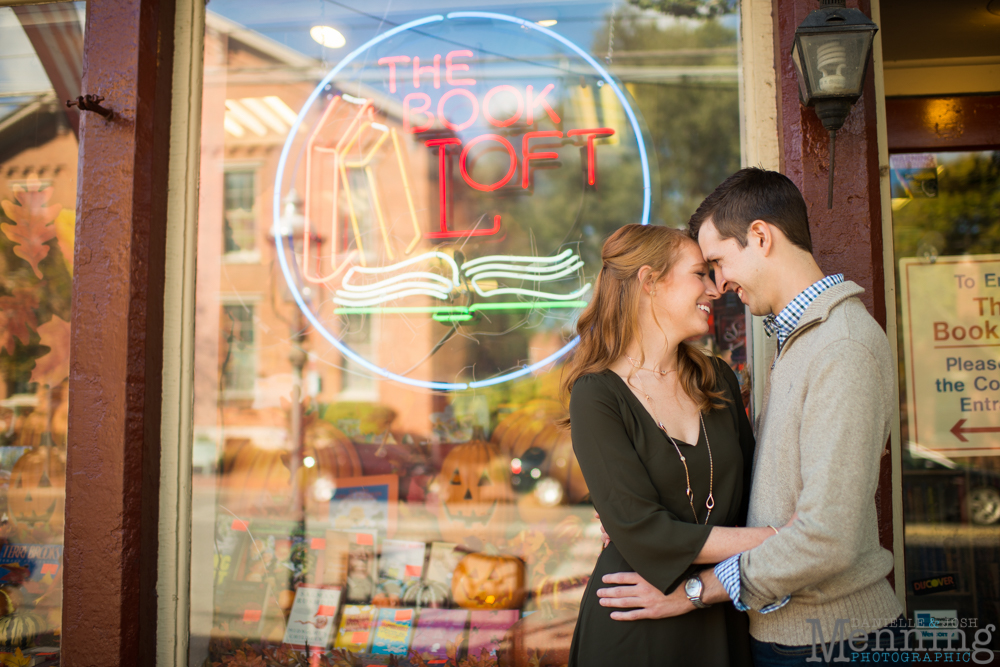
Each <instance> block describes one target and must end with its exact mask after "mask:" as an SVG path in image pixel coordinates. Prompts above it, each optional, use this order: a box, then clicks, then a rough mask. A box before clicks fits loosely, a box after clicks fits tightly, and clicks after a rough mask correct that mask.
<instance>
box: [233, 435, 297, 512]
mask: <svg viewBox="0 0 1000 667" xmlns="http://www.w3.org/2000/svg"><path fill="white" fill-rule="evenodd" d="M289 458H290V454H289V452H287V451H285V450H284V449H262V448H260V447H258V446H256V445H255V444H253V442H251V441H250V439H249V438H239V439H230V440H227V441H226V451H225V453H224V454H223V468H222V487H223V498H224V501H225V503H226V508H227V509H228V510H229V511H231V512H233V513H235V514H237V515H239V516H250V515H265V514H271V513H275V512H281V511H284V510H287V509H288V504H289V503H290V502H291V492H292V485H291V477H292V474H291V472H290V471H289V470H288V460H289Z"/></svg>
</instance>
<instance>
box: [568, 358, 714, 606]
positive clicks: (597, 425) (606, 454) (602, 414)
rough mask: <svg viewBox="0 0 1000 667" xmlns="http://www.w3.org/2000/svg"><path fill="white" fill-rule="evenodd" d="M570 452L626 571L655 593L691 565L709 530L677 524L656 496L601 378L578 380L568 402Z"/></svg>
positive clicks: (613, 395) (618, 408)
mask: <svg viewBox="0 0 1000 667" xmlns="http://www.w3.org/2000/svg"><path fill="white" fill-rule="evenodd" d="M569 407H570V424H571V428H572V432H573V450H574V452H575V453H576V457H577V460H579V462H580V469H581V470H582V471H583V476H584V478H585V479H586V480H587V486H588V487H589V489H590V496H591V500H592V501H593V503H594V507H595V509H596V510H597V511H598V512H599V513H600V516H601V521H602V523H603V525H604V528H605V530H606V531H607V532H608V534H609V535H610V536H611V539H612V540H613V541H614V543H615V547H616V548H617V549H618V551H619V552H620V553H621V554H622V556H623V557H624V558H625V560H626V561H627V562H628V564H629V565H631V566H632V568H633V569H634V570H635V571H636V572H639V573H640V574H641V575H642V577H643V578H644V579H646V580H647V581H649V582H650V583H651V584H652V585H654V586H656V587H657V588H658V589H660V590H667V589H669V588H670V587H671V586H673V585H674V584H675V583H676V582H677V580H678V579H679V578H680V577H681V575H682V574H684V572H685V571H686V570H687V569H688V568H689V567H690V566H691V564H692V563H694V560H695V558H696V557H697V556H698V554H699V553H700V552H701V550H702V547H703V546H704V544H705V541H706V540H707V539H708V538H709V534H710V533H711V531H712V527H711V526H704V525H698V524H694V523H687V522H684V521H681V520H679V519H678V518H677V517H676V516H674V515H673V514H672V513H671V512H669V511H667V509H666V508H665V507H663V505H661V504H660V499H659V494H658V493H657V490H656V488H655V486H654V485H653V482H652V481H651V480H650V478H649V473H648V471H647V470H646V467H645V465H644V463H643V462H642V460H641V459H640V457H639V454H638V453H637V452H636V449H635V446H634V444H633V442H632V437H633V436H632V435H631V434H630V433H629V430H628V429H627V428H626V426H625V421H624V420H623V418H622V411H623V407H622V405H621V403H620V401H619V396H618V394H617V392H615V391H614V390H613V389H612V388H611V386H610V384H609V383H608V382H607V380H606V379H605V378H602V377H600V376H595V375H591V376H584V377H582V378H580V380H578V381H577V383H576V385H575V386H574V387H573V392H572V394H571V398H570V406H569Z"/></svg>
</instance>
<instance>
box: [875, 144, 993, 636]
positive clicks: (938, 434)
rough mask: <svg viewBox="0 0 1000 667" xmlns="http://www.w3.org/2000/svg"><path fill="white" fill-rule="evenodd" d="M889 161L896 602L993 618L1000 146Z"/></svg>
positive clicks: (940, 614)
mask: <svg viewBox="0 0 1000 667" xmlns="http://www.w3.org/2000/svg"><path fill="white" fill-rule="evenodd" d="M891 166H892V169H891V173H890V176H891V187H892V190H891V194H892V209H893V235H894V243H895V251H896V257H897V281H899V282H898V283H897V284H899V285H900V297H899V303H898V307H899V314H900V320H899V321H900V327H899V337H900V340H899V350H900V369H899V370H900V411H901V414H902V441H903V498H902V500H903V518H904V524H905V533H904V543H905V558H906V578H907V581H906V595H907V607H908V609H909V610H910V612H911V614H912V615H913V617H914V618H917V619H918V620H919V617H920V616H921V615H923V616H926V617H928V618H936V619H937V620H938V622H940V623H941V624H942V625H943V626H945V627H948V624H949V623H958V624H960V627H970V626H969V625H961V624H962V623H976V624H977V625H974V626H971V627H979V628H983V627H986V625H987V624H989V623H992V624H994V625H997V619H998V615H997V610H998V602H1000V597H998V593H997V591H998V588H997V586H998V582H1000V580H998V578H997V571H996V562H997V560H998V557H1000V553H998V548H1000V547H998V545H1000V456H998V454H1000V438H998V436H1000V428H996V426H997V425H998V423H997V420H996V417H995V415H994V413H993V412H992V411H990V410H989V408H991V407H992V405H993V403H992V401H993V400H994V397H995V393H996V391H995V389H996V388H998V387H1000V383H994V384H992V385H991V384H990V383H991V381H993V380H995V379H996V378H995V376H996V369H997V368H998V367H1000V366H998V361H997V359H996V350H997V349H998V348H997V346H996V345H995V344H994V342H993V341H991V340H988V339H991V338H992V337H993V335H992V334H991V333H990V330H989V329H984V328H983V327H984V326H986V327H990V326H992V324H991V318H992V319H993V320H994V321H995V318H996V313H995V312H994V311H993V310H992V307H991V296H992V287H991V279H990V278H989V275H990V274H991V273H993V272H994V271H995V269H994V265H997V262H998V258H1000V255H998V254H997V251H998V249H1000V245H998V241H1000V218H998V217H997V205H996V204H997V202H998V201H1000V153H997V152H985V151H984V152H954V153H920V154H901V155H893V156H892V157H891ZM994 277H995V276H994ZM992 282H995V281H992ZM976 299H980V300H979V301H977V300H976ZM993 300H994V301H995V300H996V299H993ZM980 305H982V306H983V307H982V308H980V307H979V306H980ZM925 624H926V623H925ZM990 648H992V649H993V650H996V649H997V648H998V644H997V640H996V639H994V640H993V644H992V645H991V647H990Z"/></svg>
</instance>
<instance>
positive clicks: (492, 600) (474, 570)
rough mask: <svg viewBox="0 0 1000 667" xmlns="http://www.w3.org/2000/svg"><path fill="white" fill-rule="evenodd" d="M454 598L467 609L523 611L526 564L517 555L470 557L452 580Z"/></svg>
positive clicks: (459, 565) (472, 555) (459, 566)
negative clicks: (521, 609)
mask: <svg viewBox="0 0 1000 667" xmlns="http://www.w3.org/2000/svg"><path fill="white" fill-rule="evenodd" d="M451 597H452V599H453V600H454V601H455V604H457V605H458V606H459V607H464V608H465V609H520V608H521V603H523V602H524V597H525V591H524V563H523V562H522V561H521V559H520V558H518V557H516V556H503V555H499V554H498V555H495V556H491V555H488V554H482V553H473V554H469V555H467V556H465V558H463V559H462V560H460V561H458V567H456V568H455V573H454V574H453V575H452V577H451Z"/></svg>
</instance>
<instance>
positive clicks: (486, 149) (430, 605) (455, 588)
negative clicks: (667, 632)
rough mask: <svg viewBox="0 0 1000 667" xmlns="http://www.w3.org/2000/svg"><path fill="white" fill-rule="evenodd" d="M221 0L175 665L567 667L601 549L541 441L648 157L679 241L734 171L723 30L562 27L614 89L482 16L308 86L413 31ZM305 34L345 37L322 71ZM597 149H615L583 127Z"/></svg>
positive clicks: (736, 335)
mask: <svg viewBox="0 0 1000 667" xmlns="http://www.w3.org/2000/svg"><path fill="white" fill-rule="evenodd" d="M216 1H217V0H213V5H212V6H211V7H210V10H209V12H208V16H207V20H206V42H205V90H204V107H203V123H202V125H203V136H202V151H201V155H202V165H201V190H200V192H201V207H200V220H199V248H198V284H197V312H198V315H197V320H196V337H197V340H198V345H197V349H196V352H195V368H196V373H197V376H196V387H195V429H194V443H195V455H196V458H197V459H198V461H199V465H198V467H197V468H196V472H195V478H194V504H193V507H194V531H195V534H194V540H193V545H192V623H191V627H192V629H193V630H192V637H191V664H194V665H202V664H204V663H205V661H206V659H207V660H209V661H215V662H218V661H220V660H224V659H228V658H229V657H230V656H233V655H236V652H237V651H240V650H242V651H244V655H245V656H247V657H248V659H250V658H252V657H254V656H257V655H261V654H264V653H266V654H267V655H268V656H270V658H269V659H273V660H275V661H278V662H279V664H294V663H293V662H292V660H293V658H292V657H291V655H292V654H291V652H292V651H297V652H299V655H301V654H302V653H304V652H307V649H306V646H309V647H311V648H320V649H325V650H326V651H328V652H330V651H338V652H339V653H336V654H330V655H328V657H327V658H325V659H329V660H337V659H346V658H345V656H346V654H345V653H344V652H345V651H349V652H351V653H352V654H363V657H362V658H360V659H363V660H364V661H367V662H380V661H381V663H382V664H384V662H386V661H387V660H388V656H389V655H396V656H400V657H405V658H406V659H408V660H412V661H415V662H414V664H418V663H417V662H416V660H424V661H426V662H428V664H430V663H437V664H443V663H445V662H447V663H448V664H453V665H454V664H457V662H458V660H460V659H464V658H465V657H467V656H473V657H475V658H476V659H478V658H479V657H480V656H481V655H482V652H483V651H485V657H484V660H485V662H484V664H487V665H489V664H492V665H495V664H497V661H498V651H504V650H508V651H516V653H517V655H516V656H515V655H514V653H511V654H510V660H512V661H515V662H516V664H522V663H524V662H525V661H527V660H529V659H530V655H529V654H530V652H532V651H535V652H539V651H541V652H547V653H548V654H550V655H553V656H558V655H561V653H560V652H564V651H566V650H568V643H569V637H570V635H571V634H572V628H573V625H574V624H575V620H576V614H577V608H578V606H579V600H580V597H581V596H582V594H583V589H584V587H585V585H586V583H587V577H588V575H589V573H590V572H591V570H592V568H593V563H594V561H595V560H596V557H597V555H598V553H599V550H600V540H599V536H598V529H597V525H596V523H595V522H594V521H593V507H592V506H591V505H590V504H589V503H588V490H587V486H586V483H585V482H584V480H583V478H582V475H581V473H580V469H579V465H578V464H577V462H576V459H575V457H574V455H573V451H572V444H571V442H570V439H569V434H568V432H566V431H563V430H561V429H559V428H558V427H557V426H556V422H557V421H558V420H559V419H561V418H562V417H564V416H565V414H566V411H565V407H564V406H563V404H562V402H561V400H560V398H559V395H558V383H559V376H560V368H561V366H560V364H561V362H562V360H563V357H562V356H561V355H560V351H562V350H564V348H566V346H567V344H568V343H569V341H570V340H571V339H572V327H573V323H574V320H575V316H576V313H577V312H578V311H579V308H580V307H581V305H582V304H584V303H586V299H587V298H588V289H589V284H590V283H592V281H593V278H594V275H596V271H597V268H599V264H595V262H596V261H597V260H596V258H597V257H598V256H599V255H598V253H599V249H600V245H601V244H602V243H603V240H604V238H605V237H606V236H607V235H608V234H609V233H610V232H611V231H613V230H614V229H616V228H617V227H619V226H620V225H622V224H625V223H627V222H637V221H639V220H640V219H641V218H642V215H643V210H644V189H643V187H644V186H643V167H642V163H641V159H640V157H639V156H640V146H641V147H642V148H643V149H644V150H645V151H646V152H647V155H649V156H651V157H650V160H651V162H652V165H651V166H650V168H649V179H650V185H651V187H650V193H651V194H650V197H649V217H650V220H651V221H652V222H654V223H656V224H664V223H665V224H671V225H674V226H682V225H684V224H685V223H686V221H687V218H688V216H689V215H690V213H691V211H692V210H693V209H694V207H695V205H697V203H698V202H700V201H701V199H702V198H703V197H704V196H705V195H706V194H707V193H708V192H709V191H711V190H712V189H713V188H714V186H715V185H716V184H717V183H718V182H719V181H721V180H722V179H723V178H724V177H725V176H727V175H728V174H729V173H731V172H732V171H734V170H735V169H736V168H738V166H739V152H738V151H739V119H738V104H737V88H736V28H737V25H736V15H735V14H731V13H729V14H725V13H724V14H723V15H720V16H712V17H702V18H699V19H683V20H680V19H678V20H664V17H663V15H662V14H659V13H657V12H655V11H644V10H639V9H636V8H631V7H624V8H623V7H621V6H620V4H621V3H617V4H615V5H614V6H613V5H612V3H596V4H591V5H580V6H577V5H571V4H569V3H562V4H560V5H559V7H558V8H554V9H553V10H552V15H553V16H555V15H558V16H557V17H556V19H553V18H552V17H551V16H549V15H548V14H547V15H546V16H545V17H543V19H545V20H547V21H548V22H549V25H550V27H551V28H552V29H553V30H556V31H557V33H558V34H560V35H561V36H563V37H565V38H566V39H568V40H570V41H572V42H573V43H575V44H579V45H582V48H583V50H584V51H585V52H586V53H588V54H595V55H596V59H595V62H598V63H603V64H601V65H600V67H605V66H608V65H607V63H608V60H607V59H610V61H611V63H612V64H611V65H610V69H611V74H610V75H609V76H608V78H607V79H605V78H602V77H601V76H600V75H599V73H597V70H595V69H594V67H593V66H592V65H591V64H589V63H588V62H587V61H586V60H584V59H583V58H582V57H580V56H579V55H578V54H577V53H576V52H574V51H573V50H572V49H570V48H568V47H566V46H565V44H564V43H562V42H560V41H559V40H558V39H555V38H546V37H545V35H543V34H542V33H538V34H537V35H536V34H535V33H534V32H532V31H533V30H535V29H534V28H522V27H520V26H517V25H513V24H502V23H497V24H493V23H490V22H484V21H483V20H481V19H469V23H468V24H463V25H462V26H457V27H451V26H450V25H443V24H442V25H439V26H425V27H423V28H421V29H420V30H414V31H404V32H402V33H400V36H399V38H398V39H396V38H393V39H388V40H387V41H385V42H380V43H379V44H378V45H373V46H372V48H371V49H369V50H368V51H367V52H366V55H364V56H363V57H361V58H360V59H359V60H358V61H357V62H355V63H353V64H350V66H349V67H346V68H345V69H343V72H344V74H343V75H342V76H341V77H340V78H337V79H334V80H332V81H330V83H329V85H328V86H326V85H324V86H317V84H319V83H320V81H321V80H323V78H324V77H325V76H326V75H327V73H328V72H329V71H330V69H331V68H332V67H334V66H335V65H337V63H338V62H340V61H339V59H340V58H343V57H345V56H346V54H347V53H349V52H350V51H352V50H354V49H356V48H357V47H358V46H359V45H361V44H363V43H364V42H366V41H368V40H371V39H372V38H374V37H376V35H379V34H385V33H386V32H387V31H388V30H391V29H393V28H396V27H398V26H400V25H403V24H405V23H407V22H409V21H413V20H415V19H419V18H420V16H423V14H422V13H421V14H414V13H413V12H411V11H409V10H405V11H397V10H396V9H395V8H394V7H390V6H388V5H386V6H382V5H379V6H369V7H365V8H363V9H362V8H360V7H353V8H352V7H347V6H344V5H336V6H333V5H326V6H325V7H324V9H323V12H322V13H321V14H317V15H312V14H305V13H302V10H301V9H296V10H294V11H292V10H288V9H287V8H286V10H285V11H284V14H285V15H282V16H280V17H279V16H276V15H273V13H272V12H271V10H270V9H269V7H265V6H264V5H263V4H261V5H259V6H258V4H254V3H250V4H247V3H245V2H241V3H232V2H228V3H227V2H222V4H219V5H216V4H214V3H215V2H216ZM376 4H378V3H376ZM616 7H617V8H616ZM425 9H426V11H427V14H430V15H433V14H435V12H437V11H438V10H439V9H440V8H425ZM464 9H474V10H480V9H481V10H485V11H499V12H502V13H506V14H510V13H515V14H516V13H517V12H518V11H520V10H519V9H518V8H516V7H515V8H511V7H509V6H504V7H495V6H491V5H476V6H475V7H471V8H464ZM523 9H525V11H528V8H527V6H525V7H524V8H523ZM442 11H444V10H442ZM528 13H529V14H530V13H531V12H530V11H529V12H528ZM518 16H519V15H518ZM609 17H612V18H611V20H613V21H614V25H615V29H614V34H613V35H610V37H611V40H610V55H609V54H608V53H606V52H607V51H608V50H609V23H608V21H609ZM532 20H534V19H532ZM552 20H557V23H551V21H552ZM532 25H536V24H532ZM317 26H327V27H335V29H336V30H337V31H338V33H339V34H341V35H342V36H343V37H344V39H345V40H346V42H347V44H346V45H345V46H344V48H343V49H342V50H339V51H338V50H336V49H335V48H334V47H333V46H322V44H332V43H331V42H328V41H327V40H322V41H319V40H316V39H314V37H311V36H310V33H311V32H313V28H315V27H317ZM560 30H561V31H563V32H559V31H560ZM664 44H667V45H669V46H664ZM594 45H597V46H594ZM404 54H405V55H406V57H407V58H409V59H410V60H407V61H405V62H404V60H403V58H402V56H403V55H404ZM435 56H438V58H437V59H435ZM383 58H389V59H390V60H388V61H384V62H383V64H379V60H380V59H383ZM417 58H419V59H420V61H419V65H417V62H416V59H417ZM606 58H607V59H606ZM393 59H394V60H393ZM387 62H392V63H394V66H395V68H396V69H395V71H396V74H395V76H396V78H395V80H394V81H393V80H392V78H391V77H392V76H393V75H392V74H391V73H390V70H389V65H387V64H385V63H387ZM449 63H450V65H449ZM414 65H417V78H418V80H419V81H420V86H419V89H418V88H417V86H416V84H415V83H414V80H413V67H414ZM456 65H458V66H459V67H457V68H456V67H455V66H456ZM449 67H450V68H451V69H450V70H449ZM461 67H467V69H461ZM466 80H474V81H475V82H477V83H476V84H475V85H473V84H469V83H458V82H460V81H466ZM435 81H437V86H435ZM611 82H614V83H615V85H616V86H619V91H620V92H621V96H619V95H618V94H617V93H616V92H615V91H614V90H613V86H612V85H611ZM529 90H530V95H531V96H532V98H531V99H532V101H533V106H532V108H531V114H532V120H531V121H530V123H529V122H527V115H528V102H529V100H528V97H527V96H528V95H529ZM454 91H465V92H454ZM546 91H547V92H546ZM314 92H315V95H316V96H315V97H314V98H311V97H310V96H311V95H312V94H313V93H314ZM416 93H420V95H416ZM411 94H413V96H411V97H409V98H408V97H407V96H408V95H411ZM446 95H447V97H445V96H446ZM425 97H426V99H425ZM473 98H474V100H473ZM487 98H488V104H487ZM519 98H520V100H521V103H520V106H521V107H522V108H521V110H520V111H518V108H519V103H518V99H519ZM442 99H444V102H442V101H441V100H442ZM623 99H624V103H623V101H622V100H623ZM428 100H430V101H429V102H427V101H428ZM540 100H541V101H540ZM543 102H544V103H543ZM425 103H427V104H426V105H425ZM484 105H486V106H484ZM626 105H627V107H628V109H626ZM439 106H441V109H442V111H441V113H438V107H439ZM407 107H408V108H409V113H407ZM303 109H305V111H303V113H302V122H301V123H300V124H299V127H298V129H296V130H295V131H294V132H293V131H292V127H293V126H294V125H295V124H296V122H297V116H298V114H299V112H300V110H303ZM421 109H422V111H421ZM629 110H631V111H633V112H634V114H635V117H636V120H635V123H634V124H633V123H632V122H631V121H630V118H629V115H628V111H629ZM442 115H443V116H444V120H442V119H441V118H440V116H442ZM490 118H492V119H493V121H496V122H492V121H491V120H490ZM556 118H558V120H556ZM468 119H473V120H472V122H468ZM445 121H447V122H445ZM507 121H510V122H507ZM503 123H507V124H506V125H504V124H503ZM420 128H424V129H420ZM588 128H590V129H601V128H614V130H615V131H614V132H613V133H611V132H604V131H601V132H592V133H591V134H586V133H583V134H580V133H577V134H569V131H570V130H574V129H575V130H580V129H583V130H587V129H588ZM531 132H541V133H543V134H541V135H532V136H527V135H528V134H529V133H531ZM557 135H558V136H557ZM483 136H486V137H487V138H485V139H484V138H481V137H483ZM526 137H527V139H526ZM525 141H527V149H526V148H525ZM428 142H430V144H428ZM640 142H641V144H640ZM591 143H593V146H591V145H590V144H591ZM508 145H509V146H510V149H509V150H508V148H507V146H508ZM465 148H469V150H468V152H467V153H465V154H464V157H463V150H464V149H465ZM525 152H527V153H530V154H538V155H537V157H535V156H534V155H532V156H529V157H530V159H528V160H527V164H528V167H527V170H525V167H524V165H525V164H526V162H525V160H524V154H525ZM283 153H284V154H285V156H286V157H285V160H284V162H282V161H281V156H282V154H283ZM543 155H544V157H543ZM553 155H554V156H555V157H552V156H553ZM279 163H280V165H279ZM279 166H280V168H279ZM525 172H527V173H525ZM591 172H592V173H591ZM279 173H280V175H281V178H280V180H278V182H277V184H276V177H277V176H278V175H279ZM470 181H472V182H473V183H475V184H476V185H478V186H479V187H474V186H473V185H471V184H470ZM494 186H495V187H494ZM442 193H443V199H442ZM275 202H277V203H278V206H277V207H275ZM275 217H277V219H275ZM241 235H242V236H241ZM251 237H252V238H251ZM250 248H252V249H254V250H255V254H248V253H246V252H245V251H246V250H247V249H250ZM410 260H413V261H414V263H413V264H412V265H409V264H408V265H405V266H397V265H400V263H403V262H408V261H410ZM393 267H396V268H393ZM713 318H714V319H713V326H714V330H713V334H714V335H713V336H707V337H706V338H705V340H704V341H702V343H703V345H704V347H705V349H706V350H707V351H708V352H710V353H715V354H719V355H721V356H723V357H724V358H725V359H727V361H729V362H730V363H731V364H732V365H733V366H734V368H737V369H741V368H742V367H743V365H744V364H745V361H746V353H745V324H744V323H745V316H744V310H743V307H742V304H740V303H739V301H738V300H737V299H735V298H731V299H728V298H727V299H725V300H720V302H719V304H718V305H717V308H716V309H715V312H714V313H713ZM321 327H322V329H321ZM528 367H531V368H532V372H526V371H524V369H525V368H528ZM387 373H389V374H392V375H393V376H394V378H393V379H386V374H387ZM507 375H510V376H511V377H509V378H508V377H506V376H507ZM474 383H481V384H474ZM445 385H447V387H448V388H450V389H449V390H445ZM210 461H211V462H210ZM505 638H507V639H506V643H505ZM515 638H516V640H515ZM515 644H516V646H517V648H516V649H514V648H512V647H513V646H514V645H515ZM504 646H507V647H508V648H506V649H505V648H503V647H504Z"/></svg>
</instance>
